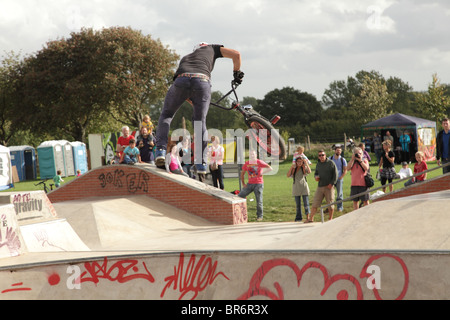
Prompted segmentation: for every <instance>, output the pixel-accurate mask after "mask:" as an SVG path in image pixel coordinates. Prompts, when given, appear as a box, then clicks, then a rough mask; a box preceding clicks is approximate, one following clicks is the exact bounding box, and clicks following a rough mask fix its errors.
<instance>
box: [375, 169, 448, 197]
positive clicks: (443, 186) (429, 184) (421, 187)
mask: <svg viewBox="0 0 450 320" xmlns="http://www.w3.org/2000/svg"><path fill="white" fill-rule="evenodd" d="M405 182H406V181H405ZM446 190H450V173H447V174H445V175H442V176H439V177H435V178H432V179H430V180H425V181H424V182H420V183H415V184H413V185H411V186H409V187H404V188H401V189H399V190H396V191H393V192H389V193H386V194H384V195H382V196H380V197H378V198H376V199H374V200H373V202H377V201H382V200H391V199H398V198H403V197H409V196H415V195H419V194H426V193H432V192H438V191H446Z"/></svg>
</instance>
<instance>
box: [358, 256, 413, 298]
mask: <svg viewBox="0 0 450 320" xmlns="http://www.w3.org/2000/svg"><path fill="white" fill-rule="evenodd" d="M381 258H392V259H394V260H395V261H397V262H398V263H399V264H400V266H401V267H402V270H403V274H404V281H405V282H404V284H403V288H402V291H401V293H400V295H399V296H398V297H397V298H396V299H395V300H402V299H403V298H404V297H405V295H406V292H407V291H408V286H409V271H408V268H407V267H406V264H405V262H403V260H402V259H400V258H399V257H397V256H394V255H391V254H380V255H376V256H373V257H371V258H370V259H369V260H367V262H366V263H365V264H364V267H363V268H362V270H361V273H360V274H359V276H360V278H367V277H370V276H371V274H370V273H367V268H368V266H370V265H372V264H374V261H375V260H379V259H381ZM373 294H374V295H375V298H376V299H377V300H382V299H381V296H380V294H379V292H378V289H377V288H373Z"/></svg>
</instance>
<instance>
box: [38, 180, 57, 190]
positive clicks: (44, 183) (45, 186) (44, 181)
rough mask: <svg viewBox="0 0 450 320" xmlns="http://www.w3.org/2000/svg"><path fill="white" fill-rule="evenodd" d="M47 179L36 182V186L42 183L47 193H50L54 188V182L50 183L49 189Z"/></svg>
mask: <svg viewBox="0 0 450 320" xmlns="http://www.w3.org/2000/svg"><path fill="white" fill-rule="evenodd" d="M47 181H48V179H45V180H42V181H41V182H39V183H36V184H35V186H36V187H37V186H39V185H41V184H42V185H43V188H44V191H45V193H48V192H49V191H51V190H53V184H52V183H51V184H50V189H49V188H48V187H47V183H46V182H47Z"/></svg>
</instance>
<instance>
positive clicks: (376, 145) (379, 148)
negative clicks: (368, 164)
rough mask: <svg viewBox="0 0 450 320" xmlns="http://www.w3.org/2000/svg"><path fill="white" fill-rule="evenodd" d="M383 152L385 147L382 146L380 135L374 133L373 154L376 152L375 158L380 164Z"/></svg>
mask: <svg viewBox="0 0 450 320" xmlns="http://www.w3.org/2000/svg"><path fill="white" fill-rule="evenodd" d="M382 151H383V147H382V145H381V137H380V136H379V135H378V133H376V132H374V133H373V152H375V156H376V158H377V163H380V160H381V153H382Z"/></svg>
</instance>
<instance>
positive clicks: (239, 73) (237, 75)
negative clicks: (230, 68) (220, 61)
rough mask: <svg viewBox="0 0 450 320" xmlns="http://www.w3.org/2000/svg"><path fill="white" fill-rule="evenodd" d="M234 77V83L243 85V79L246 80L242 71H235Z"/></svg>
mask: <svg viewBox="0 0 450 320" xmlns="http://www.w3.org/2000/svg"><path fill="white" fill-rule="evenodd" d="M233 77H234V80H233V81H234V82H235V83H238V84H241V83H242V79H244V73H243V72H242V71H240V70H238V71H234V72H233Z"/></svg>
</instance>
